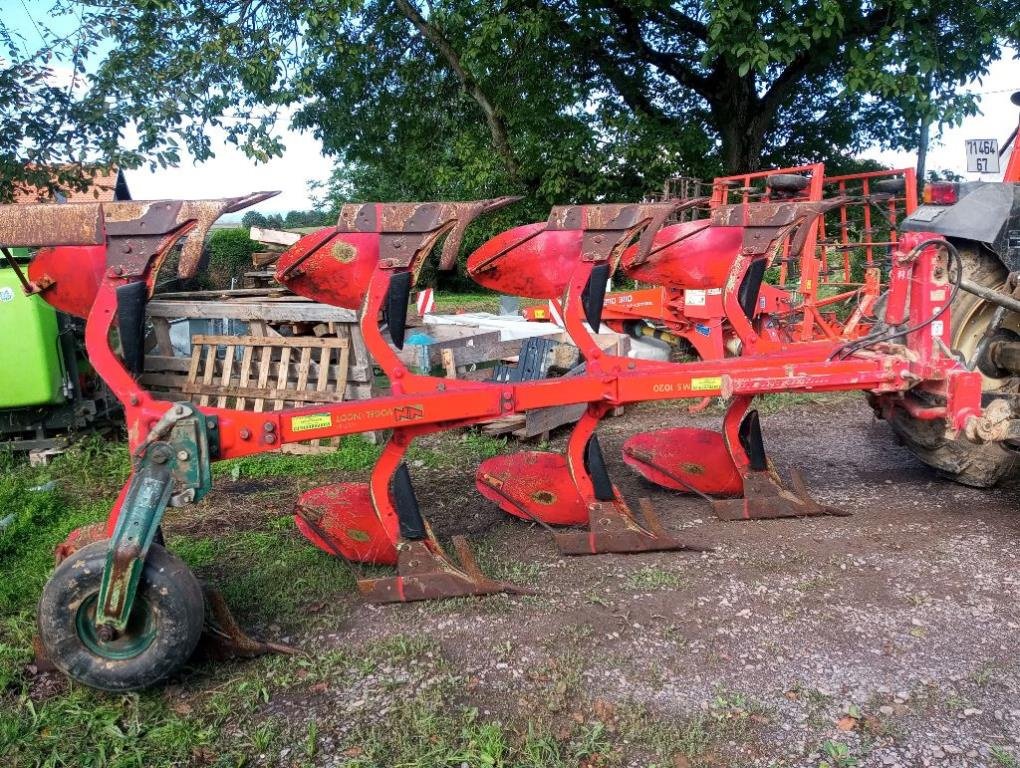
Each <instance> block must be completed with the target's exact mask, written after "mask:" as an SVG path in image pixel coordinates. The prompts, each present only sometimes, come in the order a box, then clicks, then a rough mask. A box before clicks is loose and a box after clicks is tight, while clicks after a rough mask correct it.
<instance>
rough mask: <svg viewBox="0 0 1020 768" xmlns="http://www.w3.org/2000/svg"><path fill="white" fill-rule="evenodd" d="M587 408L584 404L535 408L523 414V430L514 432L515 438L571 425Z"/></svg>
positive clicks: (532, 435)
mask: <svg viewBox="0 0 1020 768" xmlns="http://www.w3.org/2000/svg"><path fill="white" fill-rule="evenodd" d="M587 407H588V406H587V405H586V404H585V403H580V404H577V405H554V406H552V407H550V408H535V409H533V410H530V411H527V412H526V413H525V414H524V427H523V429H520V430H516V431H514V435H516V436H517V437H535V436H536V435H541V434H542V433H543V432H549V431H551V430H553V429H555V428H556V427H562V426H563V425H564V424H573V423H574V422H576V421H577V420H578V419H579V418H581V416H583V415H584V411H585V409H586V408H587Z"/></svg>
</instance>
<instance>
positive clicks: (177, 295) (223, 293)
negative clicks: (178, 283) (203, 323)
mask: <svg viewBox="0 0 1020 768" xmlns="http://www.w3.org/2000/svg"><path fill="white" fill-rule="evenodd" d="M238 296H265V297H267V298H268V297H271V296H289V297H290V298H291V300H293V301H307V299H305V298H304V297H300V296H296V295H294V294H293V293H291V292H290V291H289V290H287V289H286V288H284V287H283V286H282V285H278V286H276V287H273V288H214V289H212V290H208V291H167V292H166V293H157V294H156V295H155V296H154V297H153V298H152V300H153V301H163V300H173V299H184V300H185V301H197V300H201V299H232V298H236V297H238Z"/></svg>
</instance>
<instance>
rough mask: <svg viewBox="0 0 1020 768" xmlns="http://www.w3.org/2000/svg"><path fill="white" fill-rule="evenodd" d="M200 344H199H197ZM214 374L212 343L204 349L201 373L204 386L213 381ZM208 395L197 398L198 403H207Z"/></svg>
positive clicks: (214, 362) (214, 355)
mask: <svg viewBox="0 0 1020 768" xmlns="http://www.w3.org/2000/svg"><path fill="white" fill-rule="evenodd" d="M199 346H200V345H199ZM215 375H216V346H215V345H214V344H211V345H209V346H208V347H206V350H205V371H204V373H203V374H202V383H203V384H205V385H206V386H208V385H210V384H212V383H213V377H214V376H215ZM209 402H210V400H209V396H208V395H202V397H201V399H200V400H199V403H198V404H199V405H209Z"/></svg>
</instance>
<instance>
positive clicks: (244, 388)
mask: <svg viewBox="0 0 1020 768" xmlns="http://www.w3.org/2000/svg"><path fill="white" fill-rule="evenodd" d="M191 344H192V350H191V361H190V364H189V367H188V373H187V380H186V381H185V383H184V386H183V387H182V390H183V392H184V394H185V395H187V396H189V397H190V399H191V400H192V401H193V402H196V403H197V404H198V405H205V406H211V405H215V406H216V407H217V408H234V409H237V410H250V411H255V412H256V413H259V412H262V411H267V410H273V411H279V410H282V409H283V408H289V407H293V406H300V405H308V404H309V403H339V402H341V401H342V400H343V399H344V390H345V388H346V386H347V372H348V370H349V357H350V348H349V344H348V342H347V339H338V338H315V337H299V338H286V337H282V336H275V337H273V336H204V335H197V336H193V337H192V339H191ZM284 448H285V449H288V451H289V452H296V453H309V452H319V451H323V450H333V449H334V448H335V441H326V440H323V441H312V442H311V443H310V444H308V445H305V446H301V445H298V446H284ZM295 448H296V449H297V450H292V449H295ZM316 449H318V450H316Z"/></svg>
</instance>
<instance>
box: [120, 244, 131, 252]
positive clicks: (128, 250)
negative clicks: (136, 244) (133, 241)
mask: <svg viewBox="0 0 1020 768" xmlns="http://www.w3.org/2000/svg"><path fill="white" fill-rule="evenodd" d="M120 250H121V251H122V252H123V253H131V246H130V245H128V244H127V243H125V244H124V245H123V246H122V247H121V249H120Z"/></svg>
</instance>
